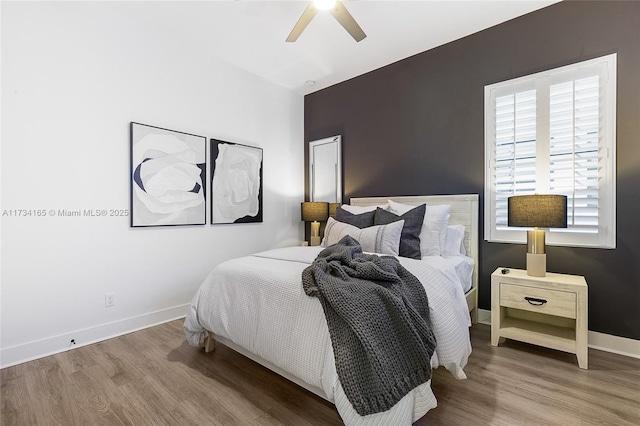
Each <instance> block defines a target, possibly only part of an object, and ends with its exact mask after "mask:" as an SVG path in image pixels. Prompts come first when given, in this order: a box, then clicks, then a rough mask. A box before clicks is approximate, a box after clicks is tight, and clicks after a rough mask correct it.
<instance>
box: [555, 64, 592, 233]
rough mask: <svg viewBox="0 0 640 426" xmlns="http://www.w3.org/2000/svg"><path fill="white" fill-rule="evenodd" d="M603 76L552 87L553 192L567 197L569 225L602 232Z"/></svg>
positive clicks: (579, 229) (579, 228)
mask: <svg viewBox="0 0 640 426" xmlns="http://www.w3.org/2000/svg"><path fill="white" fill-rule="evenodd" d="M599 98H600V93H599V76H593V77H589V78H584V79H580V80H575V81H570V82H567V83H562V84H556V85H552V86H551V91H550V120H549V122H550V123H549V124H550V140H549V142H550V143H549V151H550V156H551V158H550V172H551V176H550V187H549V190H550V192H552V193H554V194H562V195H566V196H567V214H568V219H567V224H568V228H569V229H570V230H573V231H580V232H591V233H597V232H598V180H599V176H598V163H599V158H598V157H599V148H598V145H599V142H600V138H599V134H600V129H599V125H600V123H599Z"/></svg>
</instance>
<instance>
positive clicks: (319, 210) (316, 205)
mask: <svg viewBox="0 0 640 426" xmlns="http://www.w3.org/2000/svg"><path fill="white" fill-rule="evenodd" d="M301 213H302V214H301V215H302V220H303V221H305V222H311V244H310V245H312V246H319V245H320V222H325V221H326V220H327V219H329V203H326V202H319V201H305V202H304V203H302V204H301Z"/></svg>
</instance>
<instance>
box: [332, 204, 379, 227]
mask: <svg viewBox="0 0 640 426" xmlns="http://www.w3.org/2000/svg"><path fill="white" fill-rule="evenodd" d="M375 215H376V212H375V211H370V212H366V213H362V214H353V213H351V212H348V211H346V210H344V209H343V208H342V207H338V208H337V210H336V216H335V219H336V220H337V221H338V222H343V223H348V224H349V225H353V226H355V227H356V228H360V229H362V228H368V227H370V226H373V218H374V216H375Z"/></svg>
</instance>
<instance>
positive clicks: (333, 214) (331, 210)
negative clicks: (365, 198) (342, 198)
mask: <svg viewBox="0 0 640 426" xmlns="http://www.w3.org/2000/svg"><path fill="white" fill-rule="evenodd" d="M341 205H342V204H340V203H329V217H336V211H338V207H340V206H341Z"/></svg>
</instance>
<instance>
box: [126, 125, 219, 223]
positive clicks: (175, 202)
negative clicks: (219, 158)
mask: <svg viewBox="0 0 640 426" xmlns="http://www.w3.org/2000/svg"><path fill="white" fill-rule="evenodd" d="M130 136H131V152H130V154H131V157H130V158H131V163H130V164H131V167H130V178H131V179H130V181H131V187H130V190H131V227H134V228H135V227H148V226H177V225H205V224H206V223H207V219H206V214H207V212H206V210H207V203H206V181H207V179H206V173H207V164H206V162H207V161H206V160H207V153H206V149H207V138H206V137H205V136H198V135H192V134H190V133H184V132H179V131H176V130H169V129H165V128H162V127H156V126H150V125H148V124H141V123H136V122H131V124H130Z"/></svg>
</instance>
